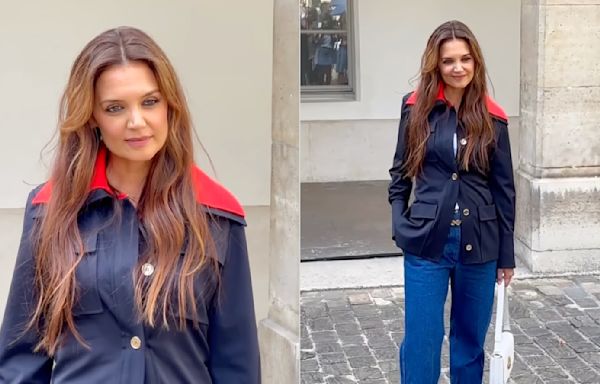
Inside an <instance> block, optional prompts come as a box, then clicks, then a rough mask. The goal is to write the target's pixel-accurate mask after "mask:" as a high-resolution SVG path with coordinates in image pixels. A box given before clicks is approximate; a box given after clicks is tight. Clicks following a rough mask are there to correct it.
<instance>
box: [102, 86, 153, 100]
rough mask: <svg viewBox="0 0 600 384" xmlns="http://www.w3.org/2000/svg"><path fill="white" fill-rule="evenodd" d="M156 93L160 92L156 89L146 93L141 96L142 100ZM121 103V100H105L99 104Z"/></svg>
mask: <svg viewBox="0 0 600 384" xmlns="http://www.w3.org/2000/svg"><path fill="white" fill-rule="evenodd" d="M157 92H160V90H159V89H158V88H157V89H154V90H152V91H150V92H147V93H145V94H144V95H142V99H143V98H144V97H147V96H150V95H152V94H153V93H157ZM121 101H123V100H119V99H106V100H102V101H100V104H104V103H117V102H121Z"/></svg>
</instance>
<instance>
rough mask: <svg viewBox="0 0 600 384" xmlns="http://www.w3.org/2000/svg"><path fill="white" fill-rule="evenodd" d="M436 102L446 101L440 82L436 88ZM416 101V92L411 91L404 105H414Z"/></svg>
mask: <svg viewBox="0 0 600 384" xmlns="http://www.w3.org/2000/svg"><path fill="white" fill-rule="evenodd" d="M436 100H440V101H444V102H445V101H446V96H444V83H442V82H440V85H439V86H438V94H437V96H436ZM416 101H417V91H413V93H411V95H410V96H409V97H408V99H407V100H406V105H414V104H415V102H416Z"/></svg>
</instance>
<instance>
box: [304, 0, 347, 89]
mask: <svg viewBox="0 0 600 384" xmlns="http://www.w3.org/2000/svg"><path fill="white" fill-rule="evenodd" d="M351 11H352V9H351V1H350V0H300V86H301V93H302V100H303V101H321V100H353V99H354V84H355V81H354V77H353V76H354V75H353V74H354V60H353V36H352V33H351V32H352V30H351V29H352V28H351V25H352V17H351V16H352V12H351Z"/></svg>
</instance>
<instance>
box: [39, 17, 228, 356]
mask: <svg viewBox="0 0 600 384" xmlns="http://www.w3.org/2000/svg"><path fill="white" fill-rule="evenodd" d="M134 61H135V62H142V63H145V64H146V65H148V67H149V68H150V69H151V70H152V71H153V73H154V76H155V77H156V80H157V82H158V85H159V89H160V92H161V93H162V95H163V98H164V99H165V100H166V102H167V104H168V125H169V128H168V137H167V140H166V143H165V145H164V146H163V148H162V149H161V150H160V151H159V152H158V153H157V154H156V155H155V156H154V158H153V159H152V165H151V168H150V171H149V173H148V176H147V178H146V181H145V185H144V189H143V191H144V193H143V196H142V197H141V199H140V201H139V203H138V212H139V214H140V217H141V220H142V222H143V224H144V228H145V229H146V231H147V234H148V245H147V251H146V252H145V254H144V255H143V257H141V258H140V259H141V260H140V264H141V263H142V262H146V261H150V262H152V263H153V264H154V265H155V266H156V269H155V270H156V272H155V273H154V274H153V275H152V279H150V280H149V281H146V282H145V281H144V279H142V278H139V275H141V273H139V272H140V268H139V266H138V268H136V270H134V282H135V291H134V292H135V298H134V299H135V304H136V307H137V311H138V315H139V317H140V320H141V321H144V322H145V323H147V324H149V325H150V326H164V327H167V328H168V323H169V320H171V319H172V318H173V314H174V313H180V314H186V313H190V312H191V313H192V314H194V315H195V314H196V299H197V298H196V297H195V295H194V278H195V276H197V274H198V273H199V272H200V271H201V270H203V269H204V268H210V269H212V270H213V271H214V272H215V273H213V274H211V276H216V277H217V279H216V281H217V282H218V262H217V259H216V257H214V255H213V252H212V250H211V247H212V246H213V243H212V239H211V236H210V233H209V228H208V220H207V217H206V214H205V213H204V211H203V210H202V207H200V205H199V204H198V203H197V201H196V198H195V189H194V185H193V184H192V174H191V168H192V167H193V145H192V143H193V142H192V132H193V128H192V123H191V118H190V113H189V110H188V107H187V103H186V100H185V96H184V93H183V91H182V88H181V85H180V82H179V80H178V78H177V75H176V74H175V71H174V69H173V66H172V65H171V63H170V62H169V60H168V58H167V57H166V55H165V53H164V52H163V51H162V50H161V48H160V47H159V46H158V45H157V44H156V43H155V42H154V41H153V40H152V39H151V38H150V37H149V36H148V35H147V34H145V33H144V32H142V31H140V30H138V29H135V28H130V27H119V28H116V29H110V30H108V31H106V32H103V33H101V34H100V35H98V36H97V37H95V38H94V39H93V40H91V41H90V42H89V43H88V44H87V45H86V46H85V48H84V49H83V51H82V52H81V53H80V54H79V56H78V57H77V59H76V60H75V62H74V64H73V67H72V69H71V73H70V77H69V80H68V84H67V86H66V89H65V91H64V94H63V96H62V100H61V104H60V115H59V124H58V146H57V151H56V158H55V160H54V164H53V167H52V171H51V176H50V180H51V182H52V185H53V192H52V197H51V198H50V200H49V202H48V203H47V205H46V207H45V214H44V215H43V218H42V219H41V221H40V222H39V223H38V226H37V227H36V231H35V243H34V246H35V248H34V249H35V289H36V294H37V296H36V298H37V302H36V303H35V309H34V313H33V315H32V318H31V321H30V322H29V324H28V329H30V328H33V327H35V328H36V329H37V332H38V333H39V335H40V341H39V343H38V345H37V346H36V351H40V350H41V351H44V352H45V353H47V354H48V355H50V356H52V355H54V354H55V352H56V351H57V348H58V347H59V346H60V344H61V342H62V340H63V337H64V335H65V332H66V331H67V330H68V331H69V332H71V333H72V334H73V336H74V337H75V338H76V339H77V340H78V342H80V343H82V344H83V345H86V343H85V341H84V340H83V338H82V337H81V335H80V334H79V333H78V332H77V329H76V327H75V322H74V319H73V305H74V303H75V302H76V301H77V293H78V289H77V282H76V280H75V270H76V268H77V265H78V264H79V263H80V262H81V260H82V258H83V257H84V250H83V241H82V235H81V233H80V230H79V228H78V223H77V217H78V213H79V212H80V210H81V209H82V207H83V205H84V203H85V200H86V198H87V195H88V188H89V185H90V182H91V179H92V174H93V167H92V166H91V164H94V160H95V159H96V155H97V153H98V150H99V148H100V146H101V145H103V144H102V143H101V141H100V140H99V138H98V135H97V133H96V127H95V126H94V125H93V123H92V121H91V117H92V110H93V105H94V88H95V84H96V81H97V79H98V77H99V76H100V74H101V73H102V72H103V71H105V70H106V69H107V68H109V67H111V66H115V65H123V64H126V63H128V62H134ZM109 156H110V155H109ZM115 207H116V208H118V204H115ZM184 243H185V244H186V248H185V254H184V256H183V257H181V256H180V251H181V249H182V247H183V245H184ZM173 303H176V304H177V307H176V308H174V307H175V305H174V304H173ZM194 324H197V319H196V321H195V322H194ZM185 326H186V320H185V316H180V317H179V320H178V322H177V327H178V328H179V329H183V328H185Z"/></svg>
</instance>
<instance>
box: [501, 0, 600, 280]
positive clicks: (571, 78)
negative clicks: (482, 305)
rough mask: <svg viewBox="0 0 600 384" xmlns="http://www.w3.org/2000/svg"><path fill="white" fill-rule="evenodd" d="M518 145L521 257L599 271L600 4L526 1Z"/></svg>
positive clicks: (535, 266) (591, 0)
mask: <svg viewBox="0 0 600 384" xmlns="http://www.w3.org/2000/svg"><path fill="white" fill-rule="evenodd" d="M499 33H501V31H499ZM519 139H520V153H519V167H518V170H517V173H516V175H517V179H516V185H517V223H516V229H515V231H516V242H515V248H516V251H517V255H518V256H519V257H520V259H521V260H522V261H524V262H525V264H527V266H528V267H529V268H530V269H531V270H532V271H533V272H550V273H552V272H569V271H573V272H586V271H598V270H600V177H599V176H600V1H598V0H522V5H521V128H520V137H519Z"/></svg>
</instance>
